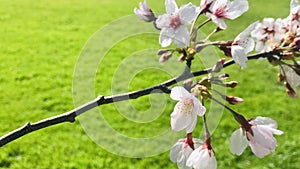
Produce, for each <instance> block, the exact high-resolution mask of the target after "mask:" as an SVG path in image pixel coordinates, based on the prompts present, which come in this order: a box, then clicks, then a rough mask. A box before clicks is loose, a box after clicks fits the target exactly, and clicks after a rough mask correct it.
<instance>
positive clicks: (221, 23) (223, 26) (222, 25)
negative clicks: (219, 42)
mask: <svg viewBox="0 0 300 169" xmlns="http://www.w3.org/2000/svg"><path fill="white" fill-rule="evenodd" d="M211 20H212V21H213V22H214V23H215V24H217V26H218V27H219V28H220V29H226V28H227V25H226V23H225V22H224V20H223V19H220V18H217V17H216V16H215V15H212V16H211Z"/></svg>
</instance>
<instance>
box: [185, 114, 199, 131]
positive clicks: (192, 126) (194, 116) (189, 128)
mask: <svg viewBox="0 0 300 169" xmlns="http://www.w3.org/2000/svg"><path fill="white" fill-rule="evenodd" d="M191 116H192V117H191V119H192V122H191V123H190V124H188V125H187V126H186V133H192V132H193V130H194V129H195V127H196V124H197V114H196V113H194V112H191Z"/></svg>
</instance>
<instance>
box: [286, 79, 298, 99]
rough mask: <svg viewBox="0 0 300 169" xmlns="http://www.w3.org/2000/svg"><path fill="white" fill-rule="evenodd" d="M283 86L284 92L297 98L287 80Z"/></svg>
mask: <svg viewBox="0 0 300 169" xmlns="http://www.w3.org/2000/svg"><path fill="white" fill-rule="evenodd" d="M285 88H286V93H287V94H288V95H289V96H290V97H292V98H297V94H296V92H295V90H294V89H293V88H292V86H291V85H290V84H289V83H288V82H285Z"/></svg>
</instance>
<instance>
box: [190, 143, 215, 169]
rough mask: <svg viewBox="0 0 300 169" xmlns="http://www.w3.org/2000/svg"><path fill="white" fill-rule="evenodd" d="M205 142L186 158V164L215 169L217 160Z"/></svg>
mask: <svg viewBox="0 0 300 169" xmlns="http://www.w3.org/2000/svg"><path fill="white" fill-rule="evenodd" d="M209 147H210V146H208V145H207V143H205V144H203V145H201V146H200V147H199V148H197V149H195V150H194V151H193V152H192V154H191V155H190V157H189V158H188V160H187V162H186V165H187V166H189V167H193V168H194V169H216V168H217V160H216V157H215V155H214V152H213V150H212V149H211V148H209Z"/></svg>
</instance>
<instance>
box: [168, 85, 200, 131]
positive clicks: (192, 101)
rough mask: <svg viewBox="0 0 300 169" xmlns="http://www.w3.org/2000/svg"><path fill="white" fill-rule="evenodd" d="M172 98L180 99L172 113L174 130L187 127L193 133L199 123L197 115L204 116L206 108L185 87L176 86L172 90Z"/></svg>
mask: <svg viewBox="0 0 300 169" xmlns="http://www.w3.org/2000/svg"><path fill="white" fill-rule="evenodd" d="M171 98H172V99H173V100H177V101H179V102H178V103H177V104H176V105H175V107H174V111H173V112H172V114H171V128H172V130H174V131H181V130H183V129H186V133H191V132H192V131H193V130H194V128H195V126H196V123H197V116H203V115H204V113H205V111H206V109H205V107H204V106H202V104H201V103H200V101H199V99H197V98H196V97H195V96H193V95H192V94H191V93H189V92H188V91H187V90H186V89H185V88H183V87H174V88H172V91H171Z"/></svg>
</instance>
